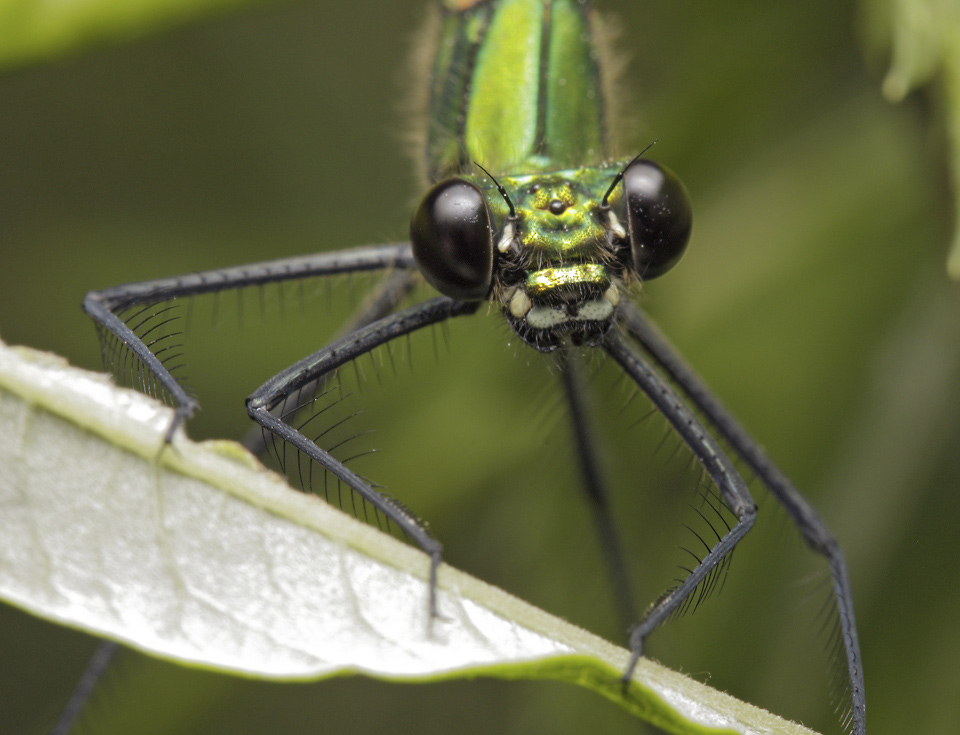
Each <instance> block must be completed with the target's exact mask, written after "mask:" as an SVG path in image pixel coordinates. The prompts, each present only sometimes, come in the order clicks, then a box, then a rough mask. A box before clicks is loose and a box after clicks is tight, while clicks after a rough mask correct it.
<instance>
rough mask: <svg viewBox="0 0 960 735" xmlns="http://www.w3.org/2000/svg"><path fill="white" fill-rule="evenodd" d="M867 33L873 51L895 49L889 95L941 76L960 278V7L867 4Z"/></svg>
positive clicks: (952, 257)
mask: <svg viewBox="0 0 960 735" xmlns="http://www.w3.org/2000/svg"><path fill="white" fill-rule="evenodd" d="M863 7H864V10H865V15H864V20H865V35H866V39H867V43H868V45H869V46H870V47H871V48H872V49H873V50H883V51H889V53H890V56H891V62H890V71H889V72H888V73H887V76H886V79H884V81H883V94H884V96H885V97H886V98H887V99H888V100H890V101H891V102H900V101H901V100H903V98H904V97H906V96H907V94H908V93H909V92H911V91H912V90H914V89H917V88H919V87H921V86H923V85H925V84H927V83H929V82H930V81H931V80H932V79H934V78H935V77H936V75H939V82H940V85H941V86H942V88H943V95H944V99H945V110H944V117H945V122H946V127H947V135H948V137H949V139H950V145H951V148H952V150H951V153H950V159H949V162H950V170H951V174H952V176H953V194H954V199H953V204H954V217H955V226H954V239H953V245H952V247H951V249H950V254H949V255H948V256H947V272H948V273H949V274H950V277H951V278H953V279H955V280H960V3H957V2H956V0H865V1H864V5H863Z"/></svg>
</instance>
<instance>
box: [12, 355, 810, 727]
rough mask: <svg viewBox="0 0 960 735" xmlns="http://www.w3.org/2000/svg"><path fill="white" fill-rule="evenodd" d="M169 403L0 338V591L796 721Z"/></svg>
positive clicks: (629, 700)
mask: <svg viewBox="0 0 960 735" xmlns="http://www.w3.org/2000/svg"><path fill="white" fill-rule="evenodd" d="M171 416H172V413H171V411H170V409H168V408H166V407H164V406H162V405H160V404H159V403H157V402H155V401H153V400H152V399H149V398H147V397H146V396H143V395H141V394H139V393H136V392H134V391H131V390H126V389H120V388H116V387H115V386H113V385H112V384H111V383H110V382H109V380H108V379H107V378H106V376H104V375H100V374H96V373H90V372H86V371H82V370H78V369H76V368H72V367H70V366H69V365H68V364H67V363H66V362H65V361H64V360H62V359H60V358H58V357H56V356H53V355H50V354H48V353H42V352H37V351H34V350H30V349H27V348H9V347H6V346H3V345H2V343H0V433H2V435H3V436H4V441H3V442H0V467H2V468H3V469H2V473H0V539H2V544H0V596H2V597H3V598H4V599H5V600H7V601H9V602H10V603H12V604H14V605H16V606H18V607H21V608H23V609H24V610H27V611H29V612H31V613H33V614H36V615H38V616H41V617H44V618H47V619H50V620H54V621H58V622H60V623H63V624H65V625H70V626H74V627H77V628H81V629H84V630H88V631H91V632H94V633H96V634H98V635H103V636H106V637H110V638H114V639H116V640H119V641H122V642H123V643H125V644H127V645H130V646H132V647H135V648H138V649H140V650H143V651H145V652H147V653H150V654H153V655H155V656H158V657H161V658H166V659H170V660H172V661H177V662H181V663H184V664H188V665H194V666H202V667H205V668H210V669H215V670H220V671H224V672H228V673H234V674H238V675H243V676H250V677H258V678H265V679H281V680H308V679H317V678H323V677H327V676H332V675H336V674H349V673H364V674H367V675H369V676H374V677H378V678H383V679H391V680H437V679H445V678H457V677H467V678H469V677H475V676H481V675H482V676H492V677H500V678H505V679H529V678H533V679H553V680H558V681H564V682H569V683H575V684H579V685H581V686H584V687H587V688H589V689H592V690H594V691H596V692H597V693H599V694H601V695H603V696H605V697H607V698H608V699H610V700H612V701H614V702H616V703H617V704H619V705H620V706H622V707H624V708H625V709H627V710H628V711H631V712H633V713H634V714H636V715H637V716H640V717H642V718H644V719H645V720H647V721H648V722H651V723H653V724H655V725H657V726H658V727H661V728H663V729H665V730H667V731H669V732H673V733H707V732H713V733H718V732H722V733H759V732H777V733H797V734H799V733H810V732H811V731H809V730H807V729H805V728H802V727H799V726H797V725H794V724H791V723H787V722H785V721H782V720H779V719H778V718H776V717H774V716H773V715H770V714H768V713H766V712H764V711H762V710H759V709H757V708H755V707H753V706H751V705H747V704H744V703H742V702H738V701H737V700H735V699H733V698H731V697H729V696H727V695H725V694H722V693H720V692H717V691H715V690H712V689H710V688H708V687H706V686H704V685H703V684H700V683H698V682H695V681H693V680H691V679H688V678H686V677H684V676H682V675H680V674H677V673H675V672H673V671H670V670H668V669H665V668H664V667H662V666H660V665H659V664H656V663H654V662H652V661H649V660H642V661H641V662H640V664H639V665H638V667H637V671H636V675H635V679H634V681H633V682H632V684H631V686H630V687H629V688H627V689H626V690H624V688H623V687H622V686H621V683H620V678H619V677H620V672H621V671H622V670H623V669H624V667H625V665H626V662H627V659H628V656H629V654H628V652H627V651H625V650H623V649H621V648H618V647H616V646H613V645H611V644H609V643H607V642H606V641H604V640H602V639H600V638H597V637H596V636H593V635H591V634H590V633H587V632H586V631H583V630H581V629H578V628H576V627H574V626H571V625H569V624H568V623H565V622H564V621H562V620H559V619H557V618H555V617H552V616H550V615H548V614H547V613H545V612H543V611H541V610H538V609H536V608H533V607H531V606H530V605H528V604H526V603H524V602H522V601H520V600H518V599H516V598H513V597H511V596H510V595H507V594H506V593H504V592H502V591H501V590H498V589H496V588H493V587H491V586H489V585H486V584H484V583H483V582H480V581H478V580H476V579H473V578H471V577H469V576H468V575H466V574H464V573H462V572H459V571H457V570H454V569H451V568H450V567H448V566H446V565H444V566H442V567H441V569H440V580H439V586H440V594H439V606H440V610H441V614H442V618H441V619H439V620H434V621H432V622H431V621H430V619H429V615H428V613H427V589H426V583H425V581H424V580H425V578H426V575H427V571H428V566H429V565H428V560H427V557H426V556H425V555H424V554H422V553H421V552H420V551H418V550H416V549H414V548H411V547H410V546H407V545H405V544H403V543H401V542H399V541H397V540H396V539H394V538H392V537H390V536H388V535H386V534H383V533H381V532H379V531H378V530H376V529H374V528H371V527H369V526H367V525H364V524H362V523H360V522H359V521H357V520H355V519H354V518H352V517H350V516H347V515H346V514H344V513H342V512H341V511H339V510H337V509H335V508H333V507H331V506H329V505H327V504H326V503H324V502H323V501H321V500H319V499H318V498H316V497H313V496H309V495H306V494H303V493H300V492H296V491H294V490H292V489H291V488H290V487H288V486H287V485H286V484H285V483H284V481H283V480H282V479H281V478H280V477H279V476H277V475H275V474H274V473H272V472H270V471H268V470H266V469H264V468H263V467H262V466H260V465H259V464H258V463H257V462H256V460H255V459H254V458H253V457H252V456H251V455H249V454H248V453H247V452H246V451H245V450H244V449H243V448H242V447H240V446H239V445H237V444H235V443H232V442H221V441H215V442H205V443H203V444H196V443H193V442H191V441H190V440H189V439H187V438H186V436H185V435H184V434H183V432H182V431H181V432H178V433H177V435H176V436H175V438H174V441H173V445H172V447H166V448H165V446H164V443H163V437H164V432H165V431H166V429H167V427H168V426H169V423H170V420H171Z"/></svg>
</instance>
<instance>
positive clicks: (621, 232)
mask: <svg viewBox="0 0 960 735" xmlns="http://www.w3.org/2000/svg"><path fill="white" fill-rule="evenodd" d="M607 221H608V223H609V225H610V229H611V230H613V234H614V235H616V236H617V237H619V238H620V239H621V240H626V239H627V231H626V230H625V229H623V225H621V224H620V220H618V219H617V215H615V214H614V213H613V211H612V210H611V211H608V212H607Z"/></svg>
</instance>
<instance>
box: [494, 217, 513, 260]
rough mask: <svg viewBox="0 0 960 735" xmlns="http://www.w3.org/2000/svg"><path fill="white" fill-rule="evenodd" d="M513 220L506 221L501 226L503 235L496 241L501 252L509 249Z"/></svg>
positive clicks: (511, 241) (511, 240)
mask: <svg viewBox="0 0 960 735" xmlns="http://www.w3.org/2000/svg"><path fill="white" fill-rule="evenodd" d="M513 235H514V233H513V222H507V226H506V227H504V228H503V236H502V237H501V238H500V242H498V243H497V250H499V251H500V252H501V253H506V252H508V251H509V250H510V245H511V244H512V243H513Z"/></svg>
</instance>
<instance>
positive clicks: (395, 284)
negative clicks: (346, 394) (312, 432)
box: [242, 270, 420, 456]
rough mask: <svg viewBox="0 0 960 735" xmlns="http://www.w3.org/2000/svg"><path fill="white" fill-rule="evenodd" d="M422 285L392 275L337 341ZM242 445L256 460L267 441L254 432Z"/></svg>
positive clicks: (319, 383) (408, 276)
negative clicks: (418, 285) (255, 456)
mask: <svg viewBox="0 0 960 735" xmlns="http://www.w3.org/2000/svg"><path fill="white" fill-rule="evenodd" d="M419 282H420V275H419V272H418V271H408V270H402V271H396V272H395V273H391V274H390V275H389V276H387V278H385V279H384V280H383V281H382V282H381V283H380V284H378V285H377V287H376V288H375V289H374V290H373V291H372V292H371V293H370V295H369V296H368V297H367V299H366V300H365V301H364V303H363V304H361V305H360V308H359V309H357V311H356V313H355V314H354V315H353V316H352V317H351V318H350V320H349V321H348V322H347V323H346V324H344V325H343V326H342V327H341V328H340V331H339V332H338V333H337V336H336V337H335V338H334V340H338V339H341V338H343V337H346V336H347V335H348V334H352V333H353V332H356V331H357V330H358V329H361V328H363V327H365V326H367V325H368V324H372V323H373V322H375V321H377V319H382V318H383V317H385V316H386V315H387V314H389V313H390V312H392V311H393V310H394V309H395V308H397V306H398V305H399V303H400V302H401V301H403V299H404V298H405V297H406V296H407V295H409V293H410V291H412V290H413V288H414V287H415V286H416V285H417V283H419ZM323 385H324V379H323V378H320V379H318V380H316V381H315V384H314V385H312V386H311V385H305V386H304V387H303V388H302V389H301V390H300V391H298V392H297V393H298V394H299V393H301V392H302V393H304V394H306V393H311V392H312V393H316V392H317V391H321V390H323ZM296 398H297V396H296V395H294V394H291V395H290V396H289V398H288V400H287V401H286V402H285V404H284V405H283V406H282V407H281V408H280V409H279V411H278V412H277V413H278V415H280V416H283V415H285V414H286V413H287V412H288V411H289V410H290V409H292V408H294V404H295V402H296ZM242 444H243V446H245V447H246V448H247V450H248V451H250V452H251V453H253V454H255V455H257V456H259V455H261V454H262V453H263V452H264V450H265V449H266V439H265V437H264V432H263V430H262V429H260V428H259V427H253V428H251V429H250V431H248V432H247V434H246V436H244V437H243V442H242Z"/></svg>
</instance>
